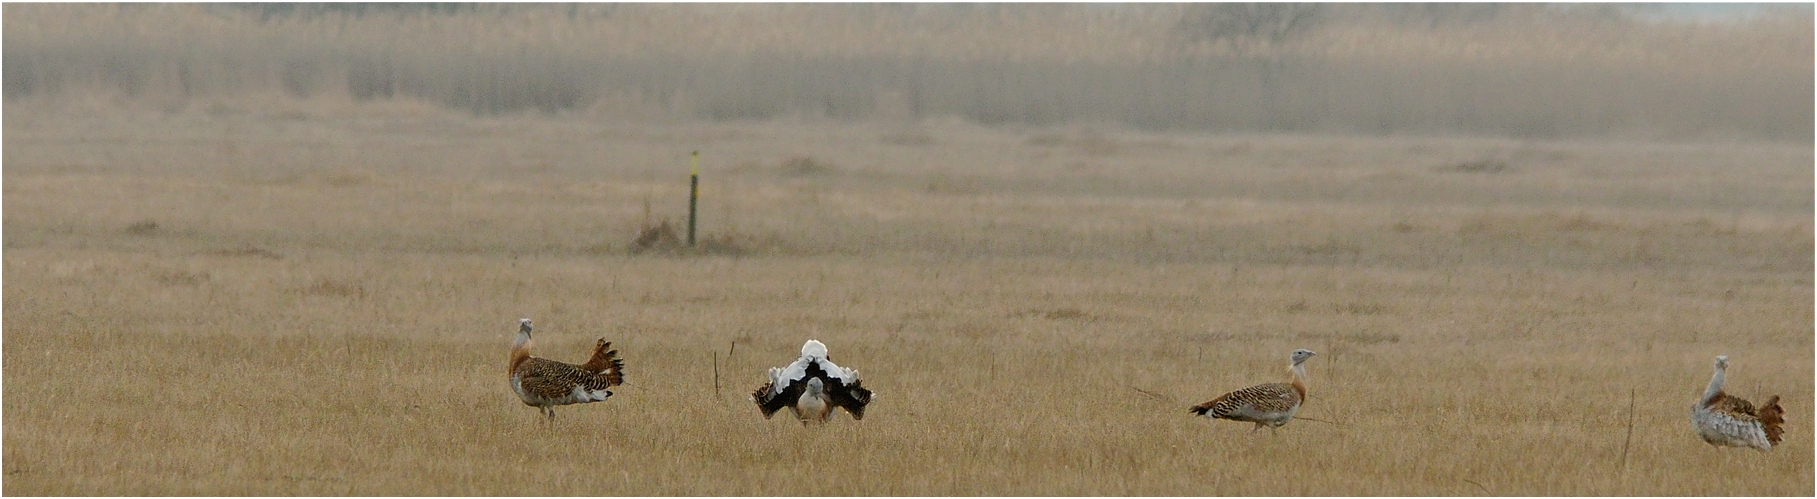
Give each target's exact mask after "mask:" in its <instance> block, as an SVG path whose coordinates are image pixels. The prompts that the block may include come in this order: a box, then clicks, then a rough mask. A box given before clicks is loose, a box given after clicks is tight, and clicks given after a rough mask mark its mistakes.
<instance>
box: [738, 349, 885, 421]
mask: <svg viewBox="0 0 1817 499" xmlns="http://www.w3.org/2000/svg"><path fill="white" fill-rule="evenodd" d="M769 375H770V380H769V382H768V383H765V384H764V385H763V386H762V387H760V388H758V389H757V390H756V391H754V392H751V401H752V402H756V403H757V409H758V410H761V411H763V418H764V419H769V418H770V416H773V415H775V414H776V411H779V410H782V408H784V407H787V408H789V410H790V411H793V412H794V413H795V418H796V419H799V420H801V424H803V425H806V424H808V423H810V422H812V423H824V422H826V418H827V416H828V415H829V414H832V413H833V408H834V407H838V408H842V409H845V411H846V412H849V413H851V414H852V419H864V406H865V404H869V403H871V391H870V390H866V389H864V387H863V386H860V385H859V381H858V371H857V370H854V369H850V368H845V367H839V366H838V365H835V364H833V361H832V359H831V358H830V357H828V356H827V351H826V345H824V344H822V343H820V342H819V341H815V340H808V342H807V343H806V344H803V345H801V358H799V359H796V360H795V362H794V363H792V364H789V365H788V367H782V368H776V367H772V368H770V373H769Z"/></svg>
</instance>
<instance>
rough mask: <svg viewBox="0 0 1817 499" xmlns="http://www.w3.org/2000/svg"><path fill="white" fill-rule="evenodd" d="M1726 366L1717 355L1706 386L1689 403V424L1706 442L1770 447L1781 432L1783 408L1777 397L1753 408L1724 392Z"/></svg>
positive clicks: (1762, 448)
mask: <svg viewBox="0 0 1817 499" xmlns="http://www.w3.org/2000/svg"><path fill="white" fill-rule="evenodd" d="M1728 368H1729V357H1728V356H1726V355H1719V356H1717V357H1716V373H1715V374H1714V375H1712V376H1711V377H1710V385H1709V386H1708V387H1707V388H1705V389H1704V393H1703V397H1702V398H1699V399H1698V400H1697V403H1696V404H1694V405H1692V406H1691V427H1692V428H1693V429H1695V430H1697V436H1698V437H1702V438H1703V441H1705V442H1709V443H1710V445H1726V446H1732V447H1748V448H1752V449H1756V450H1762V451H1766V450H1772V449H1773V447H1775V446H1778V445H1779V441H1780V439H1781V436H1782V435H1784V433H1785V428H1784V427H1783V425H1784V424H1785V409H1783V408H1781V407H1779V396H1778V395H1774V396H1772V397H1769V398H1767V401H1766V403H1764V404H1761V405H1760V407H1758V408H1756V407H1754V404H1753V403H1752V402H1748V401H1747V399H1743V398H1741V397H1736V396H1734V395H1729V394H1727V393H1724V392H1723V391H1722V385H1723V382H1724V379H1725V378H1726V377H1727V372H1728Z"/></svg>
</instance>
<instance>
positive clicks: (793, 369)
mask: <svg viewBox="0 0 1817 499" xmlns="http://www.w3.org/2000/svg"><path fill="white" fill-rule="evenodd" d="M815 343H818V342H815ZM822 351H825V347H822ZM810 362H812V363H817V364H819V365H820V370H822V371H826V373H827V376H829V377H831V378H833V379H836V380H839V382H840V383H842V384H845V385H847V386H850V385H852V384H854V383H857V382H858V371H857V370H855V369H848V368H844V367H839V365H838V364H834V363H833V361H830V360H827V359H826V358H824V357H820V358H816V357H810V356H803V357H802V358H800V359H796V360H795V362H794V363H792V364H789V366H788V367H784V368H781V369H778V368H774V367H772V368H770V394H771V395H775V394H779V393H782V391H783V390H785V389H788V387H789V385H793V384H795V382H796V381H801V379H802V378H805V377H807V375H808V363H810Z"/></svg>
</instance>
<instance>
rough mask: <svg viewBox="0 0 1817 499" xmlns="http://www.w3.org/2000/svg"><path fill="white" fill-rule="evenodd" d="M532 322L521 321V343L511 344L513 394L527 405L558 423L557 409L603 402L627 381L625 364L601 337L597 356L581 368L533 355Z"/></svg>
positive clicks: (595, 345) (518, 330)
mask: <svg viewBox="0 0 1817 499" xmlns="http://www.w3.org/2000/svg"><path fill="white" fill-rule="evenodd" d="M531 329H532V328H531V326H530V319H519V320H518V328H517V340H515V341H513V342H511V370H510V372H511V391H514V392H517V397H518V398H520V399H523V400H524V405H528V406H531V407H535V408H537V409H540V410H542V412H543V414H545V415H547V416H549V421H550V422H554V421H555V406H558V405H568V404H585V403H589V402H599V401H601V400H605V399H606V397H611V396H612V392H611V391H610V390H607V388H609V387H613V386H617V385H620V384H623V383H624V382H625V377H624V369H625V362H624V360H622V359H619V358H618V351H617V350H612V349H611V348H612V343H611V342H608V341H606V339H605V338H600V339H599V342H598V343H595V344H594V346H593V356H592V358H589V359H587V363H585V364H581V365H578V366H577V365H574V364H568V363H565V362H557V361H553V360H549V359H544V358H540V357H531V356H530V330H531Z"/></svg>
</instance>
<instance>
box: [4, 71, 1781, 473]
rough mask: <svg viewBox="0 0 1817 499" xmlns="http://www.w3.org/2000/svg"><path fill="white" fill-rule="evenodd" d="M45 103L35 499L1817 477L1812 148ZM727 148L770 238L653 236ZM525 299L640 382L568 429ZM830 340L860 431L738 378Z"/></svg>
mask: <svg viewBox="0 0 1817 499" xmlns="http://www.w3.org/2000/svg"><path fill="white" fill-rule="evenodd" d="M31 111H33V110H32V109H31V108H30V107H28V106H14V107H9V109H8V113H7V115H6V117H7V122H6V129H5V137H6V139H5V140H6V144H5V145H6V147H5V165H6V167H5V168H6V169H5V193H4V194H5V269H4V270H5V278H6V281H5V304H4V305H5V316H6V321H5V345H4V346H5V348H4V355H5V358H4V361H5V364H4V365H5V381H6V382H5V399H4V400H5V407H4V411H5V412H4V414H5V425H4V428H5V430H4V431H5V442H4V443H5V457H4V461H5V482H4V483H5V490H4V492H5V493H6V494H9V495H40V494H102V495H108V494H210V495H212V494H225V495H246V494H251V495H260V494H305V495H342V494H357V495H373V494H377V495H390V494H434V495H445V494H451V495H493V494H528V495H594V494H598V495H621V494H629V495H667V494H685V495H718V494H737V495H745V494H749V495H768V494H784V495H818V494H833V495H870V494H891V495H956V494H1017V495H1029V494H1032V495H1045V494H1087V495H1094V494H1161V495H1171V494H1188V495H1196V494H1245V495H1248V494H1262V495H1297V494H1362V495H1376V494H1395V495H1474V494H1495V495H1508V494H1512V495H1532V494H1537V495H1552V494H1569V495H1579V494H1590V495H1627V494H1639V495H1679V494H1691V495H1708V494H1715V495H1726V494H1743V495H1781V494H1784V495H1802V494H1810V493H1812V448H1811V444H1812V437H1811V435H1812V431H1813V426H1812V416H1811V414H1812V411H1811V408H1812V407H1813V400H1812V391H1813V387H1812V378H1813V373H1812V366H1813V359H1812V334H1811V324H1812V321H1813V319H1812V299H1813V297H1812V283H1811V276H1812V268H1811V262H1812V258H1811V256H1812V233H1811V230H1812V228H1811V217H1810V213H1811V209H1812V207H1811V203H1812V201H1811V190H1810V186H1811V185H1812V179H1811V169H1810V165H1811V164H1812V153H1811V149H1810V148H1808V147H1802V146H1796V145H1775V144H1770V143H1724V144H1711V145H1674V144H1660V143H1574V142H1514V141H1500V140H1487V139H1416V138H1406V139H1359V138H1343V137H1288V136H1229V135H1224V136H1208V135H1194V134H1159V133H1135V132H1126V131H1117V130H1100V129H1091V128H1083V127H1071V128H1043V129H1017V128H981V127H974V126H970V125H965V124H962V123H941V122H927V123H918V124H899V125H862V126H854V125H851V124H836V123H815V122H800V123H792V122H774V123H747V124H737V123H733V124H718V125H712V124H695V125H638V126H633V125H607V124H599V123H593V122H586V121H578V120H562V119H558V118H501V119H482V118H472V117H466V116H461V115H458V114H442V113H436V112H430V111H420V112H415V113H411V112H402V111H399V112H394V113H386V114H382V115H376V114H352V115H347V116H343V117H338V118H331V117H299V116H295V115H283V114H258V113H246V114H237V115H216V116H189V115H163V114H155V113H153V114H128V113H120V114H110V115H82V114H80V113H52V112H31ZM695 148H698V149H700V150H701V151H703V153H702V157H703V158H704V159H703V160H702V166H701V171H702V176H703V178H704V180H703V181H702V185H703V187H702V192H703V194H702V196H703V198H702V199H703V201H702V203H701V210H700V211H701V213H702V230H701V233H702V236H703V237H712V238H715V240H717V241H730V244H731V245H733V246H737V249H740V250H742V253H739V254H729V253H721V254H709V255H675V254H661V253H655V254H652V253H645V254H632V253H631V252H630V251H629V248H630V246H631V241H632V239H633V238H634V237H635V235H636V233H637V231H638V229H639V227H640V226H641V225H643V224H644V223H645V210H646V208H645V206H646V203H648V206H650V208H648V209H649V211H650V213H651V215H650V216H651V217H652V219H662V218H667V219H670V220H672V221H677V222H679V221H680V218H681V217H683V216H685V211H686V208H685V205H686V202H685V199H686V197H685V196H686V181H687V176H686V174H687V160H686V154H687V151H688V150H690V149H695ZM519 317H531V318H534V319H535V320H536V321H537V324H538V325H539V326H541V327H540V328H539V330H538V340H539V341H538V346H539V350H538V352H539V353H540V355H543V356H547V357H552V358H555V359H559V360H567V361H574V362H578V361H579V360H583V359H582V358H581V357H582V356H584V355H585V353H586V352H585V350H586V348H587V347H588V346H590V345H591V342H592V340H593V339H594V338H597V337H600V336H604V337H606V338H607V339H610V340H612V341H613V342H614V344H615V346H617V348H619V349H620V351H621V352H622V354H623V356H624V357H625V358H626V362H627V365H628V373H629V374H628V381H627V382H626V384H625V385H624V386H622V387H620V388H619V389H618V390H617V396H615V397H613V398H612V399H611V400H608V401H606V402H603V403H598V404H591V405H584V406H567V407H562V408H559V409H558V410H557V412H558V417H557V419H556V423H555V425H554V427H553V428H545V427H543V425H542V424H541V421H540V419H539V416H538V414H537V413H536V411H535V410H534V409H533V408H530V407H526V406H524V405H523V404H522V403H521V402H519V401H518V400H517V398H516V397H515V396H514V395H513V394H512V393H511V392H510V389H509V388H508V387H507V384H506V382H505V374H504V372H505V353H506V347H507V345H508V343H509V340H510V335H511V334H512V333H514V330H515V320H516V319H517V318H519ZM808 338H818V339H820V340H822V341H825V342H826V343H827V344H828V345H829V346H831V348H832V352H833V356H834V358H835V359H836V360H838V361H840V362H842V363H843V364H845V365H848V366H851V367H855V368H858V369H859V370H861V371H862V372H863V373H864V375H865V380H866V385H867V386H869V387H870V388H872V389H873V390H875V391H876V393H877V399H876V402H874V403H873V404H872V406H871V409H870V411H869V414H868V417H867V418H866V419H865V420H863V421H852V420H851V419H850V418H848V417H846V416H843V415H841V416H837V419H836V420H834V421H833V422H831V423H830V424H828V425H827V426H826V427H823V428H803V427H802V426H800V425H798V424H796V423H794V422H792V421H788V420H787V416H786V414H785V415H784V416H782V417H779V418H777V419H775V420H768V421H766V420H764V419H763V418H761V417H760V416H759V414H758V412H757V410H756V408H755V407H754V406H753V405H752V404H751V403H750V402H748V401H747V400H746V398H747V396H748V394H749V393H750V390H751V389H753V388H755V387H756V386H757V385H759V384H761V381H762V372H763V370H764V369H765V368H768V367H770V366H776V365H782V364H786V363H787V362H788V361H790V360H792V359H793V357H794V356H795V355H796V351H797V349H799V347H800V344H801V342H802V341H803V340H806V339H808ZM1299 347H1305V348H1310V349H1313V350H1315V351H1317V352H1319V356H1317V357H1315V358H1314V359H1313V360H1311V361H1310V363H1309V364H1308V365H1309V367H1310V370H1311V373H1312V378H1313V381H1312V383H1311V394H1312V396H1311V399H1310V400H1309V401H1308V402H1307V405H1306V408H1305V409H1304V410H1303V411H1302V412H1301V414H1300V415H1301V416H1303V417H1308V418H1313V419H1317V420H1321V421H1296V422H1294V423H1292V424H1289V425H1287V426H1285V427H1283V428H1281V429H1280V430H1279V431H1278V432H1277V433H1278V434H1274V435H1270V434H1269V433H1268V432H1267V431H1263V432H1260V433H1255V434H1252V433H1251V432H1250V428H1249V425H1247V424H1244V423H1233V422H1209V421H1207V420H1206V419H1203V418H1196V417H1192V416H1190V415H1189V414H1187V411H1186V408H1187V407H1188V406H1189V405H1191V404H1194V403H1197V402H1201V401H1204V400H1208V399H1210V398H1211V397H1214V396H1216V395H1218V394H1220V393H1223V392H1225V391H1228V390H1231V389H1234V388H1238V387H1241V386H1246V385H1248V384H1252V383H1258V382H1264V381H1278V380H1284V379H1285V378H1286V372H1285V367H1286V366H1285V364H1286V357H1287V352H1288V351H1289V350H1291V349H1293V348H1299ZM1717 354H1727V355H1729V356H1730V357H1731V358H1732V359H1733V362H1734V367H1733V368H1732V369H1731V374H1730V376H1731V378H1730V379H1731V381H1730V390H1731V391H1732V392H1734V393H1737V394H1740V395H1743V396H1747V397H1752V398H1755V399H1756V400H1758V399H1759V398H1762V397H1764V396H1766V395H1769V394H1778V395H1781V396H1783V397H1784V401H1783V402H1782V404H1783V405H1784V406H1785V407H1786V408H1787V410H1788V411H1789V412H1788V417H1787V419H1788V423H1787V426H1788V427H1789V430H1788V432H1787V434H1786V435H1787V436H1786V440H1785V443H1784V444H1783V445H1782V448H1779V449H1775V450H1774V451H1772V452H1771V453H1764V454H1763V453H1758V452H1753V451H1746V450H1737V449H1719V448H1713V447H1711V446H1709V445H1707V444H1704V443H1703V442H1702V441H1700V440H1698V439H1697V437H1695V436H1694V435H1693V434H1692V433H1691V430H1690V425H1689V423H1688V421H1687V415H1688V413H1689V407H1690V404H1691V402H1692V401H1693V399H1694V398H1695V397H1696V395H1697V394H1698V393H1699V392H1700V391H1701V389H1702V387H1703V385H1704V383H1705V382H1706V381H1707V380H1708V376H1709V371H1710V363H1711V359H1712V358H1713V357H1714V356H1716V355H1717ZM716 379H717V383H718V384H717V389H716V385H715V380H716ZM1624 449H1625V456H1624ZM1624 457H1625V461H1624Z"/></svg>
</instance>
